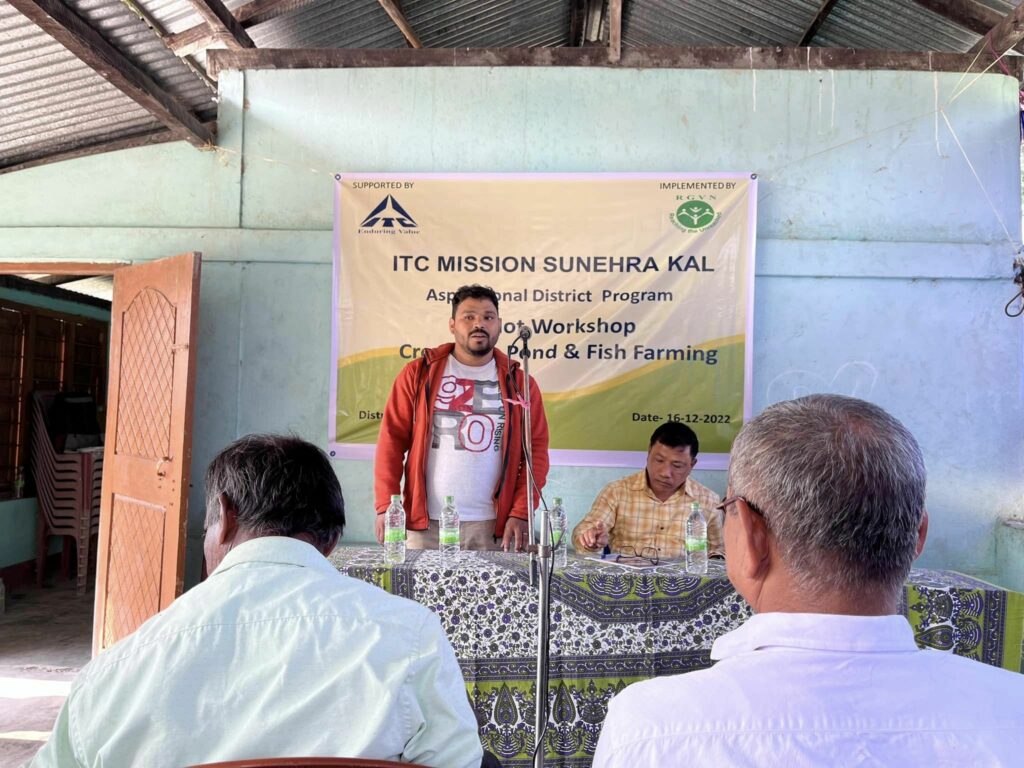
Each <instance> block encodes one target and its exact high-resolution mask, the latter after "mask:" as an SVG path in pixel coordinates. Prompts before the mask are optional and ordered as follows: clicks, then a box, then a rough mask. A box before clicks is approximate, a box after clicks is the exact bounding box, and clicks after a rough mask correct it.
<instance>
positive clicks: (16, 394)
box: [0, 299, 110, 499]
mask: <svg viewBox="0 0 1024 768" xmlns="http://www.w3.org/2000/svg"><path fill="white" fill-rule="evenodd" d="M109 328H110V326H109V323H106V322H103V321H102V320H93V319H90V318H84V317H79V316H76V315H69V314H64V313H60V312H55V311H52V310H48V309H41V308H38V307H32V306H28V305H24V304H18V303H15V302H12V301H8V300H6V299H3V300H0V499H9V498H12V497H13V496H14V495H15V478H16V476H17V473H18V469H19V468H21V470H22V477H24V476H25V475H24V473H25V471H26V465H27V464H28V428H29V423H30V422H31V419H30V418H29V410H28V408H29V396H30V395H31V393H32V392H33V391H34V390H36V389H49V390H58V391H66V392H88V393H89V394H90V395H92V397H93V399H94V400H95V401H96V406H97V410H98V418H99V423H100V427H101V428H102V427H103V426H104V425H105V423H106V419H105V418H104V416H105V405H106V398H107V356H108V355H107V345H108V339H109Z"/></svg>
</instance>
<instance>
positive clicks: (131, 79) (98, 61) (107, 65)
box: [8, 0, 213, 147]
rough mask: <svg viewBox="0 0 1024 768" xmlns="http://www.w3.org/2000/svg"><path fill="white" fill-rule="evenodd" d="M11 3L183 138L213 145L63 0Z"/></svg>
mask: <svg viewBox="0 0 1024 768" xmlns="http://www.w3.org/2000/svg"><path fill="white" fill-rule="evenodd" d="M8 2H9V3H10V4H11V5H12V6H14V8H16V9H17V10H18V11H20V12H21V13H22V14H23V15H25V16H26V17H28V18H29V19H30V20H31V21H32V22H33V23H34V24H36V26H38V27H39V28H40V29H42V30H43V31H44V32H46V33H47V34H48V35H50V36H51V37H53V38H54V39H55V40H56V41H57V42H58V43H60V44H61V45H63V46H64V47H65V48H67V49H68V50H69V51H71V53H73V54H74V55H75V56H76V57H78V58H79V59H80V60H81V61H82V62H83V63H85V64H86V65H88V66H89V67H90V68H91V69H93V70H95V71H96V72H97V73H98V74H99V75H100V76H101V77H103V78H104V79H105V80H106V81H107V82H109V83H110V84H111V85H113V86H114V87H115V88H117V89H118V90H119V91H121V92H122V93H123V94H124V95H125V96H127V97H128V98H130V99H131V100H132V101H134V102H135V103H136V104H138V105H139V106H141V107H142V108H143V109H145V110H146V111H147V112H149V113H150V114H151V115H153V117H155V118H156V119H157V120H159V121H160V122H161V123H163V124H164V125H166V126H167V127H168V128H169V129H170V130H171V131H173V132H175V133H176V134H177V135H178V136H179V137H180V138H184V139H186V140H188V141H189V142H190V143H192V144H194V145H195V146H198V147H203V146H206V145H208V144H210V143H212V141H213V131H211V130H210V128H209V127H208V126H206V125H204V124H203V123H201V122H200V121H199V119H198V118H197V117H196V116H195V115H194V114H192V112H191V111H189V109H188V108H187V107H186V106H185V105H184V104H182V103H181V102H180V101H178V100H177V99H176V98H175V97H174V96H173V95H171V94H170V93H168V92H167V91H165V90H164V89H163V88H161V87H160V86H159V85H157V84H156V83H155V82H153V80H152V78H150V77H149V75H147V74H146V73H145V72H144V71H142V70H141V69H140V68H139V67H138V66H136V64H135V63H134V62H133V61H131V59H129V58H128V57H126V56H125V55H124V54H122V53H121V52H120V51H119V50H117V49H116V48H115V47H114V46H113V45H111V44H110V43H108V42H107V41H106V39H105V38H104V37H103V36H102V35H100V34H99V32H97V31H96V30H94V29H93V28H92V27H90V26H89V25H88V24H86V23H85V22H84V21H82V19H80V18H79V17H78V16H77V15H76V14H75V13H74V12H73V11H71V10H70V9H69V8H68V7H67V6H66V5H64V4H63V3H62V2H60V0H8Z"/></svg>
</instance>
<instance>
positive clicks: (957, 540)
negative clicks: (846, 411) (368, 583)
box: [0, 68, 1024, 579]
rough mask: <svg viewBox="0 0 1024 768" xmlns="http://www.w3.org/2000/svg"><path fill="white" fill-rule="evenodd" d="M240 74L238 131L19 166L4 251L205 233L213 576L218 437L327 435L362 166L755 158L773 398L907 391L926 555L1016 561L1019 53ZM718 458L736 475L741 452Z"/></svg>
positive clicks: (942, 560)
mask: <svg viewBox="0 0 1024 768" xmlns="http://www.w3.org/2000/svg"><path fill="white" fill-rule="evenodd" d="M220 91H221V102H220V134H219V137H218V144H219V148H218V149H216V150H214V151H210V152H199V151H196V150H194V149H193V148H191V147H189V146H187V145H185V144H176V145H162V146H160V147H149V148H140V149H134V150H126V151H123V152H119V153H115V154H111V155H105V156H100V157H95V158H84V159H81V160H75V161H70V162H66V163H61V164H58V165H54V166H50V167H43V168H37V169H31V170H27V171H21V172H18V173H15V174H10V175H7V176H0V258H3V259H75V260H78V259H111V260H133V261H134V260H147V259H153V258H159V257H161V256H167V255H172V254H174V253H179V252H182V251H186V250H199V251H202V252H203V256H204V265H203V277H202V297H201V302H200V320H199V322H200V344H199V348H198V350H197V361H198V377H197V386H196V415H195V432H194V458H193V461H194V467H193V486H194V487H193V493H192V497H191V501H192V511H191V516H190V528H189V534H190V537H191V538H190V575H189V578H190V579H194V578H195V576H196V574H197V573H198V562H199V560H198V556H199V546H198V542H199V537H200V533H201V529H202V509H201V506H202V496H201V489H200V485H201V477H202V471H203V469H204V467H205V465H206V463H207V462H208V461H209V459H210V458H211V457H212V456H213V455H214V453H215V452H216V451H217V450H218V449H219V448H220V447H222V446H223V445H224V444H225V443H226V442H228V441H229V440H231V439H233V438H235V437H236V436H238V435H241V434H244V433H246V432H249V431H256V430H261V431H266V430H288V431H294V432H297V433H298V434H301V435H303V436H306V437H308V438H310V439H312V440H314V441H316V442H319V443H320V444H322V445H323V444H326V437H327V420H328V416H327V396H328V394H327V393H328V386H329V373H330V365H331V360H330V333H331V327H330V303H331V279H332V278H331V275H332V267H331V252H332V248H331V231H330V230H331V226H332V218H331V217H332V213H331V202H332V179H331V175H332V174H333V172H335V171H339V170H345V171H381V172H385V171H438V172H443V171H477V172H487V171H754V172H757V173H758V174H759V177H760V190H759V203H758V204H759V211H758V244H757V281H756V289H755V290H756V309H755V338H754V350H755V357H754V377H753V378H754V381H753V387H754V408H755V411H759V410H761V409H762V408H763V407H765V406H766V405H768V404H770V403H772V402H776V401H778V400H781V399H786V398H789V397H793V396H795V395H799V394H801V393H805V392H814V391H834V392H842V393H845V394H854V395H858V396H861V397H866V398H869V399H871V400H873V401H875V402H878V403H879V404H881V405H882V406H884V407H886V408H887V409H889V410H890V411H892V412H893V413H894V414H896V415H897V416H898V417H899V418H901V419H902V420H904V421H905V422H906V423H907V425H908V426H909V427H910V428H911V429H912V430H913V431H914V433H915V434H916V435H917V436H918V438H919V440H920V442H921V444H922V448H923V450H924V452H925V455H926V461H927V463H928V468H929V472H930V486H929V497H928V506H929V511H930V513H931V521H932V527H931V531H932V533H931V539H930V541H929V545H928V547H927V549H926V553H925V556H924V558H923V559H922V564H924V565H927V566H932V567H947V568H955V569H957V570H961V571H967V572H972V573H979V574H991V573H993V572H994V571H995V569H996V567H997V565H996V555H995V552H996V549H995V540H996V536H995V533H996V528H997V525H998V521H999V520H1000V518H1002V517H1006V516H1009V515H1012V514H1020V513H1021V512H1024V509H1022V503H1024V502H1022V499H1024V450H1022V448H1024V446H1022V438H1021V433H1020V430H1019V428H1018V426H1017V425H1019V424H1020V423H1024V402H1022V396H1021V393H1022V391H1024V380H1022V367H1021V366H1020V364H1019V362H1020V359H1021V350H1022V348H1024V327H1022V324H1021V323H1019V322H1011V321H1008V320H1007V318H1005V316H1003V314H1002V307H1003V305H1004V304H1005V303H1006V300H1007V298H1008V297H1009V295H1010V294H1011V293H1012V290H1013V286H1012V285H1011V283H1010V282H1009V265H1010V262H1011V261H1012V258H1013V254H1014V251H1015V250H1016V248H1017V247H1018V245H1019V243H1020V161H1019V154H1018V153H1019V127H1018V103H1017V83H1016V81H1014V80H1013V79H1011V78H1008V77H1004V76H1002V75H999V74H988V75H983V76H980V77H977V78H970V79H966V80H965V79H963V78H961V77H960V76H959V75H957V74H955V73H950V74H935V75H933V74H931V73H898V72H829V71H808V72H758V73H756V75H755V74H753V73H750V72H740V71H736V72H732V71H715V72H705V71H676V70H649V71H640V70H625V69H622V70H619V69H605V68H594V69H584V68H566V69H558V68H491V69H488V68H414V69H350V70H336V71H259V72H250V73H246V74H244V75H243V74H242V73H237V72H226V73H223V74H222V75H221V80H220ZM954 94H957V95H956V98H955V99H953V96H954ZM939 108H942V110H943V112H944V114H945V115H946V116H947V117H948V118H949V123H950V125H952V126H953V131H952V132H951V130H950V129H949V128H948V127H947V126H946V122H945V120H944V119H943V118H942V117H941V115H940V114H939V112H938V109H939ZM961 147H962V148H963V152H966V153H967V157H968V158H969V160H970V163H969V164H968V162H967V160H966V159H965V157H964V155H963V154H962V152H961ZM243 159H244V166H243V163H242V160H243ZM243 167H244V170H243ZM975 174H977V176H975ZM437 333H438V340H439V341H441V340H443V339H444V336H445V329H441V328H439V329H437ZM336 468H337V471H338V474H339V477H340V478H341V481H342V484H343V487H344V489H345V494H346V500H347V502H348V508H349V510H350V525H349V527H348V529H347V531H346V539H348V540H349V541H360V540H361V541H366V540H368V539H369V538H370V537H371V530H372V528H371V526H372V511H371V500H372V476H371V473H372V468H371V466H370V465H369V464H368V463H363V462H337V463H336ZM626 471H627V470H615V469H593V468H577V467H557V468H555V469H554V470H553V471H552V473H551V479H550V483H549V489H550V493H551V494H552V495H561V496H563V497H564V498H565V499H566V502H567V505H568V508H569V510H570V517H571V518H572V520H573V521H575V520H576V519H578V518H579V517H580V516H582V514H583V513H585V511H586V510H587V508H588V507H589V505H590V502H591V501H592V500H593V498H594V495H595V494H596V493H597V491H598V490H599V489H600V488H601V486H603V485H604V484H605V483H607V482H608V481H610V480H611V479H614V478H615V477H618V476H620V475H621V474H623V473H625V472H626ZM698 479H700V480H701V481H702V482H705V483H707V484H708V485H710V486H712V487H713V488H716V489H717V490H719V491H721V490H723V489H724V485H725V475H724V473H722V472H714V473H712V472H705V473H699V474H698Z"/></svg>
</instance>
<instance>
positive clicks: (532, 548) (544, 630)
mask: <svg viewBox="0 0 1024 768" xmlns="http://www.w3.org/2000/svg"><path fill="white" fill-rule="evenodd" d="M530 335H531V333H530V329H529V328H527V327H526V326H525V325H523V322H522V321H521V320H520V321H519V334H518V335H517V336H516V341H515V342H514V343H513V344H512V345H511V346H510V347H509V357H512V355H513V353H514V352H516V351H517V346H516V345H517V343H518V342H522V345H523V347H522V350H519V355H520V357H522V360H523V392H522V394H521V397H522V400H523V402H524V403H525V406H524V407H523V408H522V409H521V413H522V424H523V426H522V434H523V453H524V457H525V461H524V463H525V465H526V499H527V501H526V512H527V525H528V527H529V529H530V531H529V542H530V544H529V547H528V550H529V553H530V586H533V583H534V578H535V576H536V579H537V583H538V584H539V587H540V588H539V594H538V596H537V682H536V686H537V687H536V691H537V692H536V696H535V707H534V721H533V734H534V751H533V765H534V767H535V768H543V766H544V734H545V732H546V731H547V724H548V646H549V644H550V640H551V568H552V566H553V565H554V560H553V557H554V554H553V552H552V540H551V513H550V511H549V510H548V508H547V505H541V509H540V541H539V542H538V541H536V534H535V533H534V525H533V523H534V511H535V510H534V508H533V499H534V493H535V490H536V486H537V483H536V480H535V479H534V476H533V441H532V439H531V434H530V346H529V338H530Z"/></svg>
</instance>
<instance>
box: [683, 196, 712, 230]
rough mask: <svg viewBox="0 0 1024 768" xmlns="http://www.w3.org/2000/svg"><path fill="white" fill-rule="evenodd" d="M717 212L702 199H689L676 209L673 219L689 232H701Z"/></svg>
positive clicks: (710, 222) (709, 224) (710, 223)
mask: <svg viewBox="0 0 1024 768" xmlns="http://www.w3.org/2000/svg"><path fill="white" fill-rule="evenodd" d="M718 217H719V214H718V213H716V212H715V209H714V208H712V207H711V205H709V204H708V203H705V202H704V201H703V200H689V201H687V202H685V203H683V204H682V205H680V206H679V207H678V208H677V209H676V215H675V221H676V223H677V224H678V225H679V226H680V227H681V228H683V229H686V230H689V231H690V232H703V231H704V230H705V229H707V228H708V227H710V226H711V225H712V224H714V223H715V222H716V221H718Z"/></svg>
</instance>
